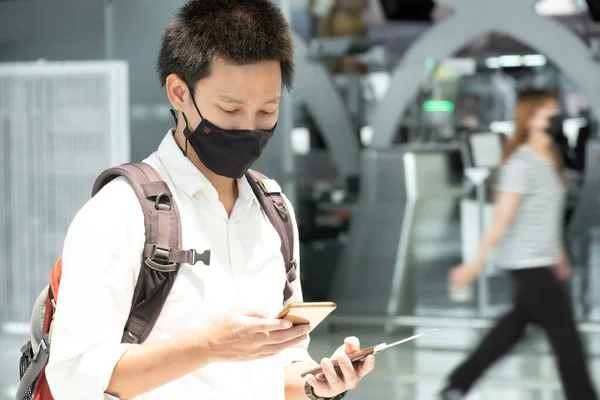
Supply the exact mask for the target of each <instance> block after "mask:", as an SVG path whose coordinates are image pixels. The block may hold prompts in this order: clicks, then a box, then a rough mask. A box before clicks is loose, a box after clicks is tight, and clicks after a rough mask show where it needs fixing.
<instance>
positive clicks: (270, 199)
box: [246, 170, 298, 304]
mask: <svg viewBox="0 0 600 400" xmlns="http://www.w3.org/2000/svg"><path fill="white" fill-rule="evenodd" d="M246 178H247V179H248V182H249V183H250V186H251V187H252V191H253V192H254V194H255V195H256V198H257V199H258V201H259V203H260V204H261V206H262V208H263V210H264V212H265V214H267V217H268V218H269V221H270V222H271V224H273V226H274V227H275V229H276V230H277V233H278V234H279V237H280V238H281V254H282V255H283V260H284V262H285V271H286V283H285V287H284V289H283V302H284V304H287V302H288V301H289V300H290V298H291V297H292V295H293V294H294V286H293V285H292V283H293V282H294V281H295V280H296V279H297V278H298V274H297V271H296V267H297V264H296V260H295V258H294V226H293V223H292V219H291V217H290V212H289V210H288V207H287V206H286V204H285V201H284V199H283V195H282V193H281V188H280V187H279V184H278V183H277V182H275V181H274V180H272V179H268V178H267V177H266V176H264V175H263V174H261V173H259V172H256V171H253V170H249V171H248V172H247V173H246Z"/></svg>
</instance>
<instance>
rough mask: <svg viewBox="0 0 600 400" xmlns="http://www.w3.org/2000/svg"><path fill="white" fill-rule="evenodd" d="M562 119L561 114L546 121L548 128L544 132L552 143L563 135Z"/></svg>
mask: <svg viewBox="0 0 600 400" xmlns="http://www.w3.org/2000/svg"><path fill="white" fill-rule="evenodd" d="M563 123H564V117H563V116H562V114H557V115H554V116H552V117H550V118H549V119H548V128H546V132H547V133H548V134H549V135H550V136H551V137H552V139H553V140H554V141H556V140H558V139H560V138H562V137H563V136H564V133H563Z"/></svg>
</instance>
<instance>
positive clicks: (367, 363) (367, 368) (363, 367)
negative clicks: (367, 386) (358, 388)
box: [356, 355, 375, 380]
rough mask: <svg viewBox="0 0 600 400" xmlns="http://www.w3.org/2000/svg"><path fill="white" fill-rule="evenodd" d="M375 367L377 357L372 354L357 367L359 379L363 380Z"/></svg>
mask: <svg viewBox="0 0 600 400" xmlns="http://www.w3.org/2000/svg"><path fill="white" fill-rule="evenodd" d="M373 368H375V357H373V355H370V356H368V357H367V358H365V360H364V361H363V362H361V363H360V364H358V365H357V367H356V374H357V375H358V380H361V379H362V378H364V377H365V375H367V374H368V373H369V372H371V371H373Z"/></svg>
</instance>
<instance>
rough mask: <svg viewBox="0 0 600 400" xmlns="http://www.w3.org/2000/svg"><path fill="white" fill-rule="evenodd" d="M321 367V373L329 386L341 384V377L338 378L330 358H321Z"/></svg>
mask: <svg viewBox="0 0 600 400" xmlns="http://www.w3.org/2000/svg"><path fill="white" fill-rule="evenodd" d="M321 368H323V374H324V375H325V379H327V383H329V385H330V386H333V387H336V386H341V385H342V384H343V381H342V378H340V376H339V375H338V373H337V371H336V370H335V368H334V366H333V364H332V363H331V360H329V359H328V358H324V359H323V360H321Z"/></svg>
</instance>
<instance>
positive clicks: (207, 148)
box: [171, 91, 277, 179]
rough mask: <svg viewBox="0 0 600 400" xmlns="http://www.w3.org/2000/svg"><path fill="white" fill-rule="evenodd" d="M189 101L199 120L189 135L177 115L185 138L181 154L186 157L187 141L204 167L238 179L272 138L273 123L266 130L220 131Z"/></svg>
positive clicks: (218, 173)
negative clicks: (271, 126) (200, 119)
mask: <svg viewBox="0 0 600 400" xmlns="http://www.w3.org/2000/svg"><path fill="white" fill-rule="evenodd" d="M190 93H191V91H190ZM192 101H193V103H194V107H195V108H196V111H198V115H199V116H200V118H202V121H200V124H198V127H197V128H196V129H194V132H191V131H190V129H189V125H188V121H187V118H186V116H185V114H184V113H183V112H182V113H181V114H182V115H183V118H184V119H185V130H184V131H183V134H184V135H185V138H186V139H187V141H186V144H185V150H184V154H185V155H186V156H187V142H189V143H190V145H191V146H192V148H193V149H194V151H195V152H196V154H197V155H198V158H199V159H200V161H201V162H202V164H204V165H205V166H206V168H208V169H210V170H211V171H212V172H214V173H215V174H217V175H221V176H226V177H228V178H232V179H239V178H241V177H242V176H244V174H245V173H246V172H247V171H248V169H250V166H252V164H254V162H256V160H258V158H259V157H260V155H261V154H262V151H263V150H264V149H265V147H266V146H267V143H268V142H269V139H271V138H272V137H273V133H274V132H275V128H276V127H277V124H275V126H274V127H273V128H272V129H269V130H265V129H256V130H241V129H240V130H227V129H222V128H219V127H218V126H216V125H214V124H212V123H210V122H209V121H208V120H207V119H205V118H204V117H203V116H202V114H201V113H200V110H199V109H198V106H197V105H196V101H195V100H194V98H193V97H192ZM171 113H172V114H173V117H174V118H175V122H177V117H176V116H175V112H174V111H173V110H171Z"/></svg>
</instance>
